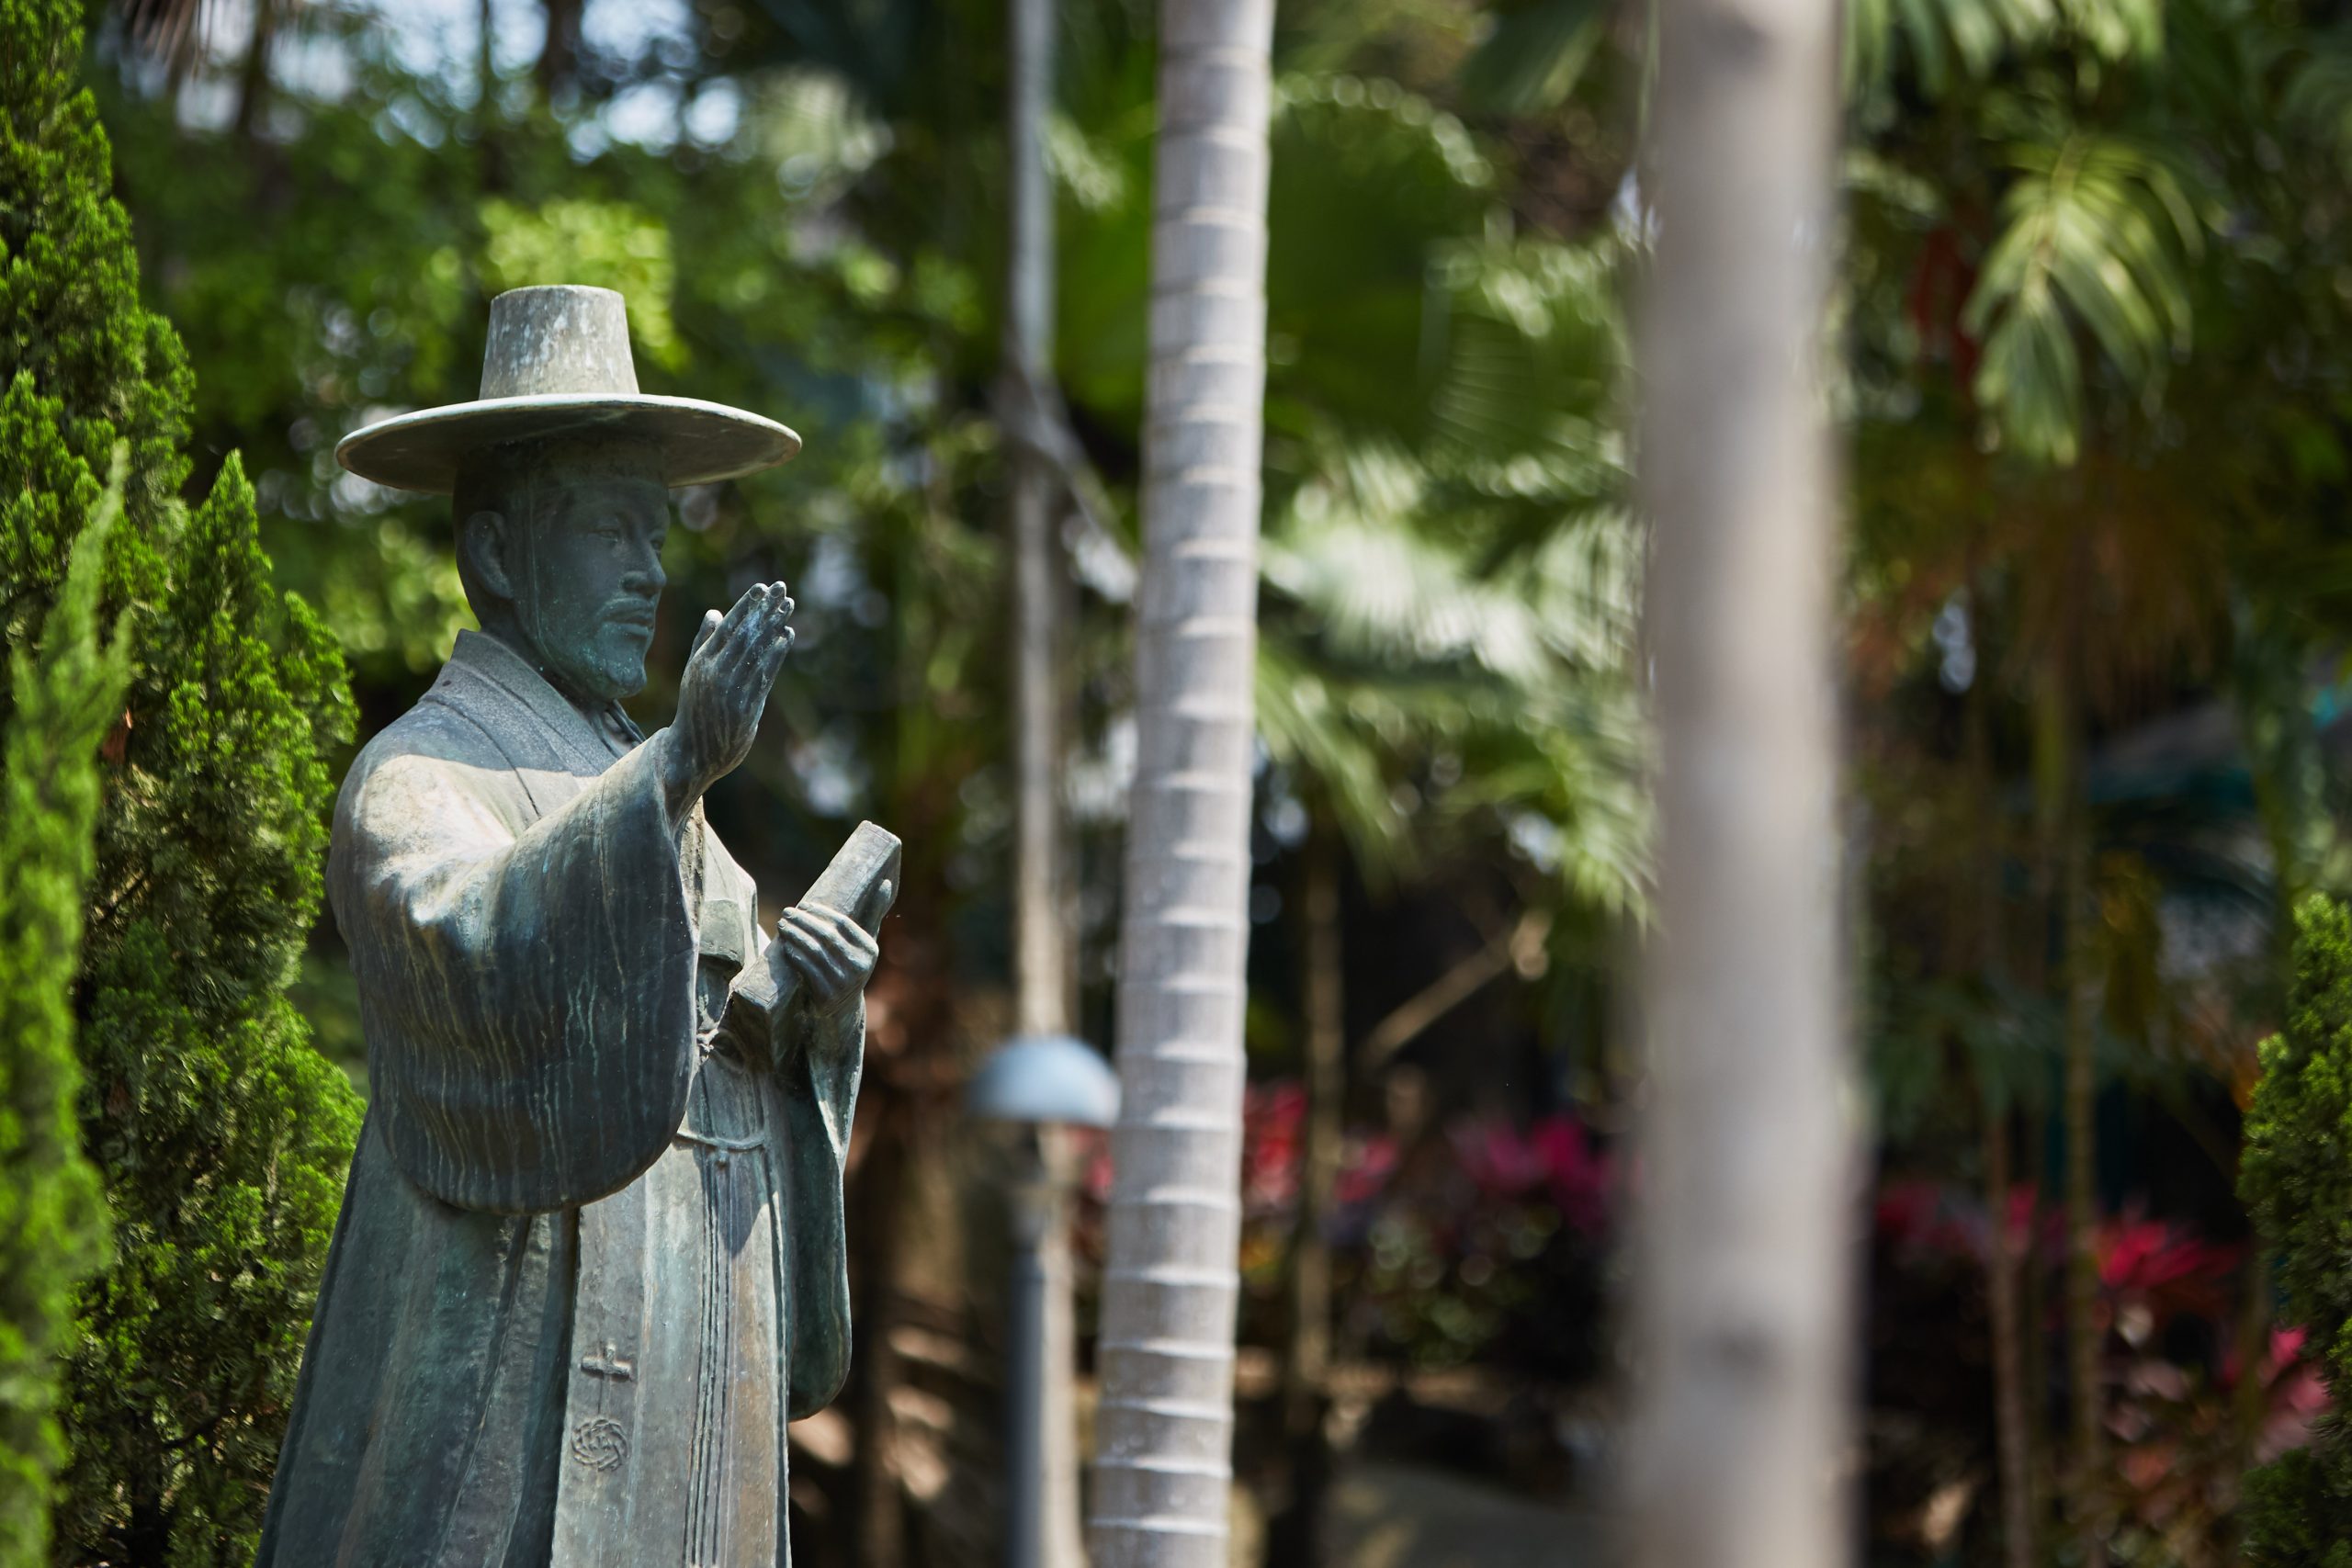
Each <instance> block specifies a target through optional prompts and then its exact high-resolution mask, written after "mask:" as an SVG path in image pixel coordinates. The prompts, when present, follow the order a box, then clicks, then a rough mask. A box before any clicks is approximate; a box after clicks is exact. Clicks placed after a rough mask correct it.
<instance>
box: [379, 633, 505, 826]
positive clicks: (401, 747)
mask: <svg viewBox="0 0 2352 1568" xmlns="http://www.w3.org/2000/svg"><path fill="white" fill-rule="evenodd" d="M469 684H470V683H469V682H465V681H462V680H458V679H453V678H452V672H451V671H448V670H446V669H445V670H444V671H442V672H441V678H440V679H439V680H437V681H435V682H434V684H433V687H432V689H431V690H430V691H428V692H426V693H425V694H424V696H423V697H421V698H419V699H418V700H417V703H416V705H414V706H413V707H412V708H410V709H409V710H408V712H406V713H404V714H402V715H401V716H400V717H398V718H396V719H394V720H393V721H392V722H391V723H390V724H389V725H386V726H385V727H384V728H382V729H381V730H379V731H378V732H377V734H376V736H375V738H374V739H371V740H369V741H368V744H367V745H366V746H364V747H362V748H361V749H360V751H359V755H358V756H357V758H356V759H355V760H354V761H353V762H352V764H351V771H350V772H349V773H346V774H345V775H344V781H343V790H342V793H341V795H340V796H339V798H338V799H337V801H336V809H335V815H336V818H337V820H338V822H339V823H341V822H345V821H352V822H356V821H357V820H360V819H364V818H368V817H371V816H376V815H379V814H380V813H381V812H383V811H384V810H386V809H392V810H396V811H400V812H401V813H402V814H407V813H409V812H412V811H413V810H415V809H416V807H417V804H418V800H419V798H420V797H421V796H426V795H442V794H444V793H445V792H453V793H456V794H458V795H477V794H487V795H505V794H506V793H508V790H509V787H510V783H509V781H510V780H511V779H512V777H513V773H514V761H513V760H512V759H511V758H510V757H509V756H508V755H507V750H506V748H505V747H504V746H503V744H502V743H501V741H500V739H499V734H498V726H497V722H496V721H497V716H496V715H495V714H487V713H482V712H480V711H477V710H478V709H480V708H481V706H482V705H481V704H480V703H479V702H476V701H472V700H469V698H470V697H471V695H472V694H471V693H470V692H469ZM501 815H503V813H501Z"/></svg>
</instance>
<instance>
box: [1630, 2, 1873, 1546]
mask: <svg viewBox="0 0 2352 1568" xmlns="http://www.w3.org/2000/svg"><path fill="white" fill-rule="evenodd" d="M1660 25H1661V28H1662V32H1661V37H1660V55H1659V73H1658V85H1657V100H1656V101H1657V112H1656V118H1655V120H1654V122H1653V123H1654V125H1655V127H1656V134H1657V145H1656V148H1655V152H1654V157H1653V161H1652V163H1651V164H1650V167H1652V168H1653V169H1655V171H1656V173H1657V181H1656V191H1655V195H1656V203H1657V235H1658V238H1657V254H1656V261H1655V264H1654V272H1653V275H1652V276H1651V277H1650V279H1649V285H1648V295H1649V298H1648V300H1647V308H1646V310H1645V313H1644V319H1643V324H1644V326H1645V333H1644V334H1643V337H1642V339H1641V341H1640V343H1639V344H1638V347H1639V350H1640V354H1641V368H1642V372H1643V384H1644V388H1645V398H1646V403H1647V406H1646V408H1645V413H1644V418H1643V424H1642V430H1643V439H1642V444H1641V453H1640V469H1641V475H1642V484H1643V490H1644V492H1645V500H1646V501H1647V503H1648V506H1649V509H1650V512H1651V514H1652V517H1653V519H1654V525H1655V528H1656V531H1657V532H1656V544H1655V549H1654V557H1653V560H1652V564H1651V567H1650V570H1649V573H1648V612H1649V622H1650V624H1649V626H1648V628H1647V634H1648V637H1649V646H1650V648H1651V649H1652V651H1653V654H1654V656H1655V660H1656V666H1655V667H1656V677H1655V687H1654V690H1655V694H1656V704H1657V728H1658V739H1659V772H1658V782H1657V806H1658V835H1659V838H1658V845H1659V859H1658V893H1657V928H1656V936H1655V937H1654V939H1653V941H1652V943H1651V948H1650V953H1649V962H1648V964H1647V976H1646V977H1647V986H1646V987H1645V1013H1646V1016H1647V1018H1648V1021H1649V1024H1650V1061H1649V1073H1650V1092H1649V1106H1648V1111H1647V1116H1646V1121H1645V1127H1644V1129H1643V1132H1644V1139H1645V1142H1644V1151H1643V1159H1644V1191H1643V1194H1642V1200H1641V1207H1640V1213H1639V1215H1638V1221H1637V1224H1638V1227H1639V1228H1638V1231H1637V1242H1636V1245H1637V1247H1638V1251H1637V1255H1636V1268H1637V1272H1636V1300H1635V1303H1634V1324H1635V1325H1636V1330H1635V1331H1636V1333H1637V1334H1638V1335H1639V1336H1640V1337H1641V1339H1642V1340H1643V1342H1644V1343H1643V1344H1642V1346H1641V1350H1640V1355H1639V1364H1640V1365H1641V1366H1642V1368H1643V1371H1644V1381H1643V1382H1642V1385H1641V1386H1640V1388H1639V1389H1638V1390H1637V1398H1636V1410H1635V1427H1634V1445H1635V1447H1634V1461H1633V1469H1632V1472H1631V1473H1630V1474H1629V1476H1628V1477H1627V1483H1628V1485H1629V1487H1630V1490H1631V1495H1630V1498H1629V1502H1630V1504H1631V1517H1630V1523H1631V1525H1632V1527H1633V1530H1634V1536H1633V1541H1632V1545H1633V1549H1634V1550H1633V1561H1634V1562H1635V1563H1637V1564H1642V1565H1645V1568H1651V1565H1655V1568H1734V1565H1736V1568H1838V1565H1839V1564H1842V1563H1844V1562H1847V1561H1848V1560H1849V1551H1850V1546H1851V1543H1850V1541H1849V1528H1848V1522H1849V1516H1850V1510H1849V1507H1848V1506H1847V1503H1846V1500H1845V1493H1846V1486H1845V1484H1844V1483H1843V1481H1842V1480H1841V1479H1839V1476H1840V1470H1841V1466H1842V1465H1843V1464H1844V1462H1845V1455H1846V1454H1847V1452H1848V1450H1849V1441H1850V1431H1851V1416H1850V1412H1849V1403H1850V1396H1851V1392H1852V1391H1851V1369H1850V1366H1849V1353H1848V1347H1849V1342H1850V1338H1851V1327H1850V1322H1851V1303H1850V1297H1851V1293H1852V1292H1851V1281H1850V1280H1849V1274H1850V1258H1849V1245H1848V1242H1849V1235H1850V1234H1851V1231H1852V1217H1851V1213H1850V1209H1851V1204H1852V1199H1853V1175H1854V1170H1853V1164H1852V1159H1851V1156H1850V1154H1849V1142H1850V1136H1851V1129H1850V1128H1849V1125H1848V1124H1847V1121H1846V1118H1845V1115H1844V1112H1843V1110H1842V1104H1843V1102H1844V1100H1845V1099H1846V1097H1847V1065H1846V1053H1845V1049H1844V1042H1845V1035H1846V1000H1845V996H1844V991H1843V985H1842V980H1841V975H1840V970H1841V957H1842V950H1843V944H1844V939H1843V936H1842V934H1841V930H1840V927H1841V921H1840V918H1839V912H1840V897H1839V894H1840V884H1839V879H1838V858H1839V835H1838V829H1837V795H1838V767H1837V724H1836V716H1835V711H1834V709H1835V700H1834V696H1833V691H1832V685H1831V681H1830V666H1831V648H1832V636H1831V631H1832V625H1833V615H1834V614H1835V610H1834V604H1833V599H1832V594H1831V576H1832V573H1831V560H1832V554H1833V528H1832V521H1831V518H1832V513H1831V506H1832V502H1831V497H1832V494H1833V485H1832V479H1831V467H1832V465H1831V463H1830V460H1829V449H1828V442H1827V437H1826V433H1825V431H1824V429H1823V426H1822V421H1821V415H1820V401H1821V389H1820V387H1819V384H1818V380H1817V377H1816V365H1817V361H1818V360H1819V358H1820V355H1822V353H1823V344H1822V343H1821V321H1822V313H1821V311H1822V299H1823V295H1824V292H1825V288H1826V267H1827V259H1828V255H1829V254H1830V252H1829V246H1828V245H1827V243H1826V236H1827V235H1828V234H1829V233H1830V232H1831V231H1832V230H1833V227H1834V218H1835V212H1834V195H1833V182H1832V178H1831V166H1832V155H1833V150H1834V147H1835V144H1836V126H1835V118H1836V106H1837V101H1838V92H1837V79H1836V49H1837V30H1838V29H1837V23H1836V7H1835V6H1833V5H1831V4H1829V3H1827V0H1752V3H1751V4H1748V5H1746V6H1740V7H1737V8H1734V7H1731V6H1726V5H1724V4H1723V3H1722V0H1668V3H1667V4H1666V5H1665V6H1663V7H1662V11H1661V17H1660Z"/></svg>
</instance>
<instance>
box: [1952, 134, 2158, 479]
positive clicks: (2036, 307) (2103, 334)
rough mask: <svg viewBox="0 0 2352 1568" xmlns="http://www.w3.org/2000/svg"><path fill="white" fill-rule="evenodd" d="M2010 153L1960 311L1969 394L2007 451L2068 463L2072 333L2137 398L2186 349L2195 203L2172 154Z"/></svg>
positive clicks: (2078, 375) (2077, 376)
mask: <svg viewBox="0 0 2352 1568" xmlns="http://www.w3.org/2000/svg"><path fill="white" fill-rule="evenodd" d="M2006 161H2007V163H2008V164H2009V166H2010V167H2011V168H2012V169H2013V170H2015V171H2016V172H2017V178H2016V179H2015V180H2014V181H2013V183H2012V184H2011V185H2010V186H2009V189H2008V192H2007V195H2006V196H2005V197H2004V198H2003V200H2002V204H2001V225H2002V226H2001V229H2000V231H1999V232H1998V234H1997V235H1996V237H1995V239H1994V242H1993V244H1992V247H1991V248H1990V250H1988V251H1987V252H1986V254H1985V263H1984V267H1983V269H1982V271H1981V272H1980V273H1979V275H1978V276H1977V281H1976V288H1975V289H1974V291H1973V293H1972V294H1971V296H1970V298H1969V300H1968V304H1967V307H1966V309H1965V310H1963V311H1962V318H1961V319H1962V325H1963V326H1965V327H1966V328H1967V330H1968V331H1969V332H1971V333H1975V334H1976V335H1977V336H1979V337H1980V338H1981V339H1982V340H1983V342H1984V346H1985V355H1984V360H1983V362H1982V364H1981V365H1980V366H1979V367H1978V369H1977V374H1976V387H1975V390H1976V395H1977V398H1978V400H1980V401H1981V402H1982V403H1983V404H1984V406H1985V409H1986V410H1987V411H1988V412H1990V414H1991V415H1992V417H1993V418H1994V420H1995V422H1996V427H1997V428H1998V430H1999V431H2000V433H2001V434H2002V435H2003V437H2004V438H2005V439H2006V440H2007V443H2008V445H2009V446H2011V447H2012V448H2014V449H2015V450H2017V451H2018V452H2020V453H2022V454H2023V455H2025V456H2027V457H2032V458H2036V459H2040V460H2045V461H2050V462H2054V463H2058V464H2062V465H2064V464H2069V463H2072V462H2073V461H2074V459H2075V454H2076V452H2077V451H2078V449H2079V443H2080V425H2081V408H2082V397H2083V379H2084V367H2083V363H2082V355H2081V351H2080V348H2079V346H2078V344H2077V336H2076V334H2077V329H2078V328H2080V329H2083V330H2086V331H2087V332H2088V333H2089V335H2090V337H2091V339H2092V341H2093V342H2094V343H2096V344H2097V345H2098V348H2099V350H2100V351H2101V352H2102V353H2103V354H2104V355H2106V356H2107V358H2108V360H2109V362H2110V363H2111V364H2112V365H2113V366H2114V367H2115V368H2116V370H2117V371H2118V373H2119V374H2120V376H2121V377H2122V378H2123V379H2124V381H2125V382H2126V383H2127V384H2128V385H2129V386H2130V387H2131V389H2132V390H2133V391H2135V392H2137V393H2139V394H2142V395H2143V396H2145V395H2152V394H2153V393H2154V390H2155V389H2157V387H2158V386H2159V385H2160V383H2161V380H2162V378H2163V373H2164V369H2165V365H2166V363H2167V362H2168V361H2169V359H2170V358H2171V357H2173V356H2174V355H2180V354H2185V353H2186V352H2187V351H2188V344H2189V336H2190V330H2191V326H2192V324H2193V323H2192V312H2191V309H2190V290H2189V277H2188V263H2189V262H2190V261H2191V260H2192V259H2194V258H2195V257H2196V256H2197V255H2198V254H2199V253H2200V251H2201V248H2202V243H2203V231H2202V225H2201V221H2200V214H2199V204H2198V203H2197V202H2196V201H2194V200H2193V199H2192V197H2191V196H2190V188H2191V187H2190V185H2189V182H2188V178H2187V176H2186V175H2184V173H2183V171H2182V169H2181V167H2180V166H2179V165H2178V164H2177V163H2176V162H2175V161H2174V160H2172V159H2170V158H2169V157H2167V156H2165V154H2163V153H2161V152H2157V151H2156V150H2154V149H2153V148H2150V147H2148V146H2146V145H2144V144H2142V143H2139V142H2137V141H2131V140H2129V139H2126V138H2121V137H2115V136H2105V135H2092V134H2082V133H2077V134H2071V135H2067V136H2064V137H2063V138H2060V139H2057V140H2054V141H2019V142H2017V143H2015V144H2013V145H2012V146H2011V147H2010V148H2009V149H2008V150H2007V160H2006Z"/></svg>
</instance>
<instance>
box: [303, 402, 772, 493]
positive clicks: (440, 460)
mask: <svg viewBox="0 0 2352 1568" xmlns="http://www.w3.org/2000/svg"><path fill="white" fill-rule="evenodd" d="M583 435H584V436H599V435H611V436H624V435H625V436H628V437H629V438H631V439H634V440H641V441H647V442H650V443H651V444H652V446H653V447H654V448H655V450H656V451H658V452H659V453H660V454H661V457H662V471H663V478H664V479H666V481H667V482H668V483H669V484H670V485H672V486H673V487H675V486H678V485H698V484H713V483H716V482H717V481H718V480H720V479H741V477H742V476H743V475H745V474H754V473H757V472H759V471H760V470H761V469H762V468H774V467H775V466H776V465H777V464H778V463H783V462H788V461H790V460H791V459H792V457H795V456H796V455H797V453H798V452H799V450H800V437H799V436H797V435H796V434H793V433H792V432H791V431H790V430H787V429H786V428H785V427H784V426H783V425H781V424H778V423H776V422H775V421H774V420H772V419H763V418H761V417H760V416H759V415H758V414H755V413H747V412H744V411H743V410H741V409H730V408H729V407H727V406H726V405H725V404H723V403H707V402H704V401H702V400H699V399H696V398H657V397H652V396H650V395H647V394H642V393H639V394H635V395H620V394H615V393H608V392H595V393H581V392H548V393H541V394H537V395H536V396H530V397H519V398H487V399H484V400H481V401H480V402H471V403H451V404H449V405H448V406H447V407H444V408H437V409H419V410H418V411H417V412H414V413H404V414H401V415H398V416H396V417H394V418H392V419H387V420H380V421H379V422H378V423H374V424H371V425H368V427H367V428H365V429H363V430H355V431H353V432H352V433H351V434H348V435H346V436H345V437H344V438H343V440H342V442H341V443H340V444H338V445H337V446H336V447H335V449H334V456H335V461H337V462H339V463H341V464H342V465H343V466H344V467H345V468H349V469H350V470H351V471H352V472H353V473H355V474H357V475H358V476H359V477H360V478H361V479H373V480H375V481H376V482H377V483H378V484H379V485H389V486H390V487H391V488H392V489H394V490H413V491H424V492H426V493H427V494H432V495H447V494H448V493H449V492H450V491H452V490H454V489H456V488H457V483H458V462H459V461H460V460H461V459H462V458H464V457H467V456H468V455H469V454H471V453H474V452H479V451H481V450H483V449H484V448H486V447H491V446H507V445H509V444H511V443H514V442H518V441H543V440H546V439H548V438H549V437H552V436H583Z"/></svg>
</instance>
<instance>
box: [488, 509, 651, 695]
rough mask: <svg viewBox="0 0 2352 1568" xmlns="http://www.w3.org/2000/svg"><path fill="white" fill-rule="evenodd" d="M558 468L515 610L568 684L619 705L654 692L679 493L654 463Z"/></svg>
mask: <svg viewBox="0 0 2352 1568" xmlns="http://www.w3.org/2000/svg"><path fill="white" fill-rule="evenodd" d="M629 468H630V466H629V465H604V464H597V465H584V466H582V467H578V468H574V467H571V466H567V465H551V466H550V467H549V468H548V469H547V470H545V471H544V472H543V473H542V474H541V475H540V476H538V478H537V483H535V484H534V486H533V487H532V488H533V491H534V493H533V494H532V496H531V501H532V509H531V521H530V524H529V525H528V527H529V541H528V544H527V545H526V548H525V549H524V551H523V552H522V560H521V561H520V562H518V563H517V564H518V565H520V566H521V568H522V570H521V573H520V581H517V582H516V583H515V591H516V592H515V610H516V613H517V618H518V620H519V621H520V623H521V626H522V629H523V632H524V635H525V636H526V637H528V638H529V639H530V640H531V641H532V643H533V644H534V645H536V649H537V653H538V655H539V660H540V662H541V663H542V664H543V665H544V666H545V667H546V668H547V670H548V673H550V674H551V675H553V676H555V677H556V679H557V682H558V683H559V684H561V685H564V686H567V687H569V688H571V690H572V691H573V692H574V693H576V694H579V695H581V696H583V697H591V698H595V699H599V700H605V701H609V700H611V699H614V698H617V697H628V696H635V695H636V694H638V693H639V692H640V691H642V690H644V689H645V650H646V649H647V648H648V647H649V646H650V645H651V643H652V641H653V612H654V608H655V606H656V605H657V604H660V602H661V598H662V585H663V584H664V583H665V582H667V581H669V580H668V579H667V578H666V577H664V576H663V575H662V540H663V539H664V538H666V537H668V536H669V532H670V492H669V491H668V490H667V489H666V488H664V486H663V485H662V480H661V479H660V477H659V475H658V474H657V473H655V472H652V471H650V465H637V466H636V471H634V472H631V471H629Z"/></svg>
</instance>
